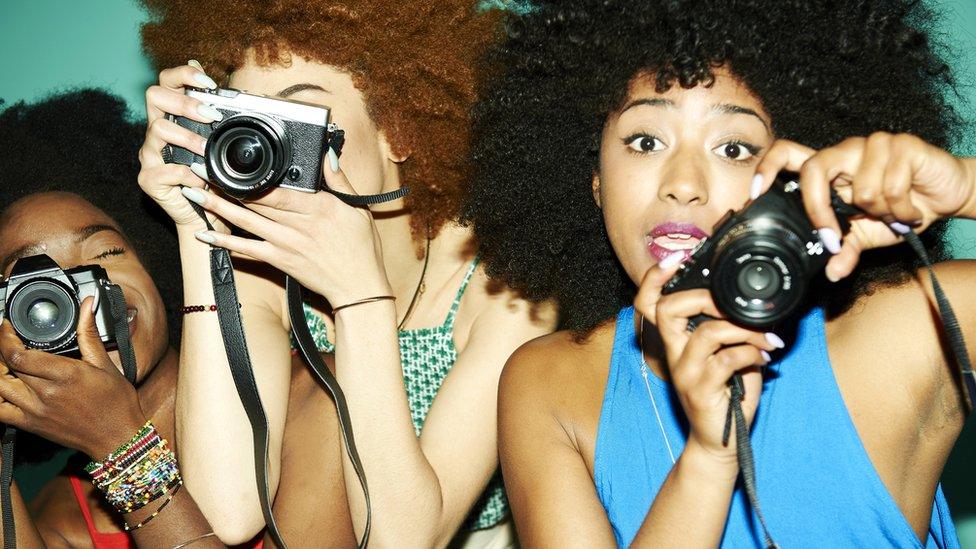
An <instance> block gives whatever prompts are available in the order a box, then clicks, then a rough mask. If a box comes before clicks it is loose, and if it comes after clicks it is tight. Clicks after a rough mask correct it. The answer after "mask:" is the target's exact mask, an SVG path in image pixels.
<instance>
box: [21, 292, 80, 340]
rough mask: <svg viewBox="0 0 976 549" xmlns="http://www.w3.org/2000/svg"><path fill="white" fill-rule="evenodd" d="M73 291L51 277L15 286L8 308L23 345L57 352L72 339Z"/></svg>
mask: <svg viewBox="0 0 976 549" xmlns="http://www.w3.org/2000/svg"><path fill="white" fill-rule="evenodd" d="M78 312H79V311H78V303H77V300H76V299H75V297H74V292H73V291H71V290H70V289H68V288H65V287H64V285H63V284H61V283H60V282H57V281H55V280H52V279H46V278H40V279H35V280H32V281H30V282H27V283H25V284H24V285H22V286H20V287H18V288H17V291H16V292H15V293H14V294H13V295H12V296H11V297H10V307H9V310H8V314H9V318H10V322H11V324H12V325H13V327H14V330H15V331H16V332H17V334H18V335H19V336H20V338H21V339H23V340H24V344H25V345H27V346H28V347H31V348H35V349H44V350H50V351H56V350H58V349H60V348H62V347H64V346H65V345H67V344H69V343H71V342H72V341H74V336H75V326H76V325H77V324H78Z"/></svg>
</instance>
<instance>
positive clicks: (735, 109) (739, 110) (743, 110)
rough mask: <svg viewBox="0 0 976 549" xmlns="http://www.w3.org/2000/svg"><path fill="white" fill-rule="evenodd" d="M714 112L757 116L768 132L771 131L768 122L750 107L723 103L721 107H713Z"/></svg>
mask: <svg viewBox="0 0 976 549" xmlns="http://www.w3.org/2000/svg"><path fill="white" fill-rule="evenodd" d="M712 112H718V113H722V114H745V115H749V116H755V117H756V118H758V119H759V121H760V122H762V124H763V126H765V127H766V131H769V124H767V123H766V120H765V119H764V118H763V117H761V116H759V113H757V112H756V111H754V110H752V109H750V108H748V107H743V106H741V105H732V104H729V103H721V104H719V105H715V106H714V107H712ZM770 133H772V132H770Z"/></svg>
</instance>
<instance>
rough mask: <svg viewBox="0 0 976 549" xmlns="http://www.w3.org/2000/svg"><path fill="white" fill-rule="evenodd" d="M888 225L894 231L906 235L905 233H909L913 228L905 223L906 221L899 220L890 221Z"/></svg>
mask: <svg viewBox="0 0 976 549" xmlns="http://www.w3.org/2000/svg"><path fill="white" fill-rule="evenodd" d="M888 226H889V227H891V230H892V231H895V232H896V233H898V234H902V235H904V234H908V233H910V232H912V228H911V227H909V226H908V225H905V224H904V223H899V222H898V221H893V222H891V223H889V224H888Z"/></svg>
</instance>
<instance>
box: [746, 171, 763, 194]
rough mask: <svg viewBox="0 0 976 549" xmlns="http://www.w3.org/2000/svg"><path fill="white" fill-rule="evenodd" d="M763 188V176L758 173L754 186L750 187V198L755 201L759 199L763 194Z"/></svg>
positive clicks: (754, 178)
mask: <svg viewBox="0 0 976 549" xmlns="http://www.w3.org/2000/svg"><path fill="white" fill-rule="evenodd" d="M762 188H763V176H762V174H761V173H757V174H756V176H755V177H753V178H752V186H751V187H749V198H750V199H751V200H755V199H757V198H759V194H760V193H762Z"/></svg>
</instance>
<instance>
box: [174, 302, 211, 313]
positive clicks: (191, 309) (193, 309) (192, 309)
mask: <svg viewBox="0 0 976 549" xmlns="http://www.w3.org/2000/svg"><path fill="white" fill-rule="evenodd" d="M216 310H217V306H216V305H213V304H211V305H187V306H186V307H180V314H181V315H188V314H190V313H202V312H204V311H210V312H214V311H216Z"/></svg>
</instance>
